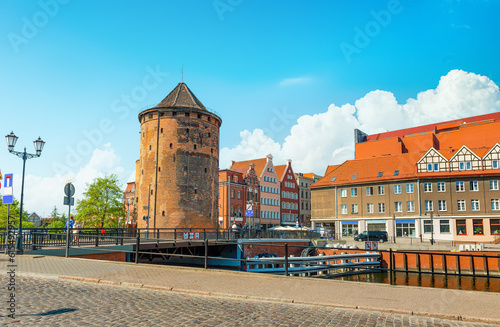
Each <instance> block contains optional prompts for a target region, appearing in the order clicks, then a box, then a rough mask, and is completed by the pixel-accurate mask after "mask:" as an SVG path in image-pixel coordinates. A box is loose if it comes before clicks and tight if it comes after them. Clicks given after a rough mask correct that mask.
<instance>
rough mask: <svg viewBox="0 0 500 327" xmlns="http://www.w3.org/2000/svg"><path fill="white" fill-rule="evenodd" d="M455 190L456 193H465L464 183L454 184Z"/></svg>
mask: <svg viewBox="0 0 500 327" xmlns="http://www.w3.org/2000/svg"><path fill="white" fill-rule="evenodd" d="M456 190H457V192H464V191H465V185H464V182H456Z"/></svg>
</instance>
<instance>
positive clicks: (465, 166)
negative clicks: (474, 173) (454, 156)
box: [458, 161, 472, 170]
mask: <svg viewBox="0 0 500 327" xmlns="http://www.w3.org/2000/svg"><path fill="white" fill-rule="evenodd" d="M458 167H459V169H460V170H471V169H472V164H471V162H470V161H466V162H460V163H459V164H458Z"/></svg>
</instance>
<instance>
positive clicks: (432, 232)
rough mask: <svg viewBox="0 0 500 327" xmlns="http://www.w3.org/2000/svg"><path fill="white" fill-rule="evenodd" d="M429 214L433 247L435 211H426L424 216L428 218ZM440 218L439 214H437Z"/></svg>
mask: <svg viewBox="0 0 500 327" xmlns="http://www.w3.org/2000/svg"><path fill="white" fill-rule="evenodd" d="M427 214H429V215H430V216H431V245H434V211H426V212H425V213H424V215H426V216H427ZM437 216H438V217H439V214H438V213H437Z"/></svg>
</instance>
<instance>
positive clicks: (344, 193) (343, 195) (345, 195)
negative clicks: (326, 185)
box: [340, 188, 347, 198]
mask: <svg viewBox="0 0 500 327" xmlns="http://www.w3.org/2000/svg"><path fill="white" fill-rule="evenodd" d="M340 197H341V198H347V189H346V188H343V189H340Z"/></svg>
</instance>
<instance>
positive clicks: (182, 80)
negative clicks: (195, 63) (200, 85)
mask: <svg viewBox="0 0 500 327" xmlns="http://www.w3.org/2000/svg"><path fill="white" fill-rule="evenodd" d="M181 82H184V65H182V67H181Z"/></svg>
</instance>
